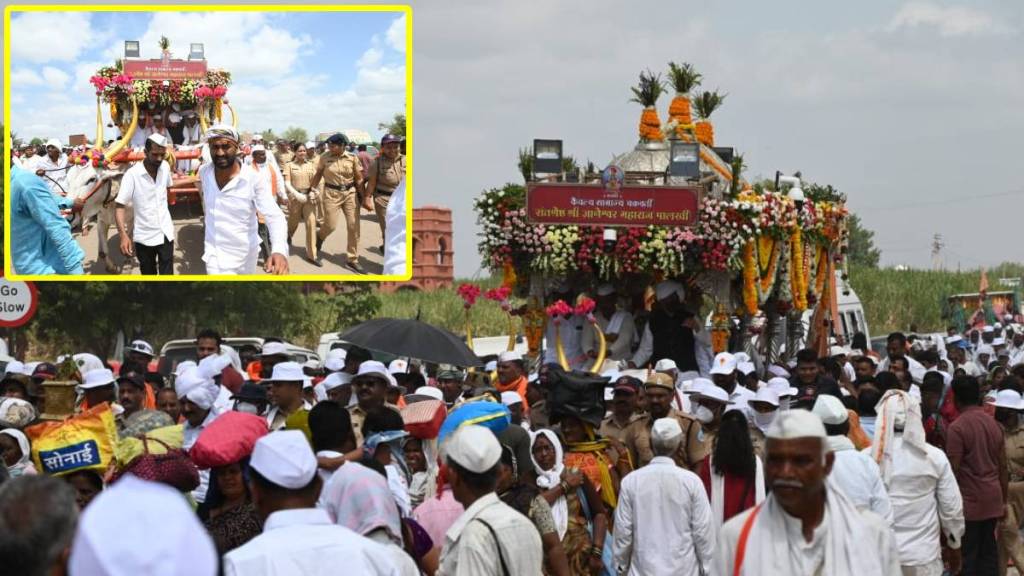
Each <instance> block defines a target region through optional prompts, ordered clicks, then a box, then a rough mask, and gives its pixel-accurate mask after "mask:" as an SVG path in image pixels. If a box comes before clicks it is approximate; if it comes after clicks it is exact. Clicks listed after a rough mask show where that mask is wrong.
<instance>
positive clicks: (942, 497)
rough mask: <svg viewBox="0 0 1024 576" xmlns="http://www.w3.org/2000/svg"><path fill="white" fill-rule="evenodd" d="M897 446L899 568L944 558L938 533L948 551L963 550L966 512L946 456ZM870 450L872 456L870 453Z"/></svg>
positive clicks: (894, 486) (892, 496)
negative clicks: (962, 540) (942, 536)
mask: <svg viewBox="0 0 1024 576" xmlns="http://www.w3.org/2000/svg"><path fill="white" fill-rule="evenodd" d="M892 441H893V448H894V451H893V460H892V466H893V470H892V477H891V478H890V479H889V500H890V501H891V502H892V510H893V520H894V523H893V531H894V532H895V534H896V545H897V546H898V547H899V555H900V564H902V565H904V566H920V565H924V564H929V563H932V562H933V561H934V560H935V559H937V558H940V552H941V550H940V548H939V529H940V527H941V529H942V532H943V533H944V534H945V536H946V544H947V545H948V546H949V547H950V548H959V547H960V542H961V539H962V538H963V534H964V508H963V500H962V498H961V496H960V489H959V487H958V486H957V483H956V478H955V477H954V476H953V469H952V467H951V466H950V465H949V460H948V459H947V458H946V454H945V453H944V452H942V450H939V449H938V448H936V447H934V446H932V445H930V444H926V445H925V450H926V451H927V452H926V453H921V451H920V450H916V449H912V448H909V447H907V448H906V449H904V446H903V436H902V435H897V436H896V437H894V438H893V439H892ZM867 450H870V448H869V449H867Z"/></svg>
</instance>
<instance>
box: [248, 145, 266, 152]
mask: <svg viewBox="0 0 1024 576" xmlns="http://www.w3.org/2000/svg"><path fill="white" fill-rule="evenodd" d="M249 151H250V152H266V151H267V149H266V147H264V146H263V144H257V145H255V146H253V147H252V148H251V149H250V150H249Z"/></svg>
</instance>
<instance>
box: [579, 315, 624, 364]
mask: <svg viewBox="0 0 1024 576" xmlns="http://www.w3.org/2000/svg"><path fill="white" fill-rule="evenodd" d="M594 318H595V319H596V320H597V325H598V326H600V327H601V330H602V331H604V332H605V333H606V335H607V334H608V333H612V334H616V335H617V337H616V338H615V342H611V343H610V344H608V359H609V360H630V359H632V357H633V344H634V343H635V341H636V338H637V336H636V324H635V323H634V321H633V315H632V314H630V313H629V312H627V311H625V310H616V311H615V313H614V314H612V316H611V318H605V317H604V314H602V313H601V312H600V311H595V312H594ZM609 329H611V330H609ZM582 347H583V351H584V352H587V353H590V352H596V351H597V348H598V338H597V334H596V333H595V332H594V329H593V328H592V327H590V326H584V327H583V338H582Z"/></svg>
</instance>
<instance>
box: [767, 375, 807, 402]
mask: <svg viewBox="0 0 1024 576" xmlns="http://www.w3.org/2000/svg"><path fill="white" fill-rule="evenodd" d="M766 387H767V388H771V389H772V390H774V391H775V393H776V394H778V395H779V398H782V397H784V396H796V394H797V392H799V390H797V389H796V388H794V387H793V386H791V385H790V384H789V380H786V379H785V378H781V377H775V378H772V379H770V380H768V385H767V386H766Z"/></svg>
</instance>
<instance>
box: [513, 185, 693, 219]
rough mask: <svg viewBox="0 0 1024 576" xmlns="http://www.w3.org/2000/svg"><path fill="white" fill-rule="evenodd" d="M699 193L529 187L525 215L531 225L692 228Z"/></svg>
mask: <svg viewBox="0 0 1024 576" xmlns="http://www.w3.org/2000/svg"><path fill="white" fill-rule="evenodd" d="M699 209H700V191H699V189H697V188H690V187H677V186H622V187H614V188H605V187H603V186H601V185H600V184H530V185H529V187H528V188H527V191H526V213H527V217H528V218H529V219H530V220H531V221H532V222H538V223H545V224H577V225H584V226H587V225H597V226H651V225H653V226H694V225H696V224H697V221H698V220H699V218H700V214H699Z"/></svg>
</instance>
